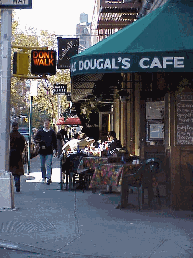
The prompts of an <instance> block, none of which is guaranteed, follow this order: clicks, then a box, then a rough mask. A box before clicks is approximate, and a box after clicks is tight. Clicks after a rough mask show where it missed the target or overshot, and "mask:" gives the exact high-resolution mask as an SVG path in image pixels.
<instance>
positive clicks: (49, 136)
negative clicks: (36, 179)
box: [35, 119, 57, 185]
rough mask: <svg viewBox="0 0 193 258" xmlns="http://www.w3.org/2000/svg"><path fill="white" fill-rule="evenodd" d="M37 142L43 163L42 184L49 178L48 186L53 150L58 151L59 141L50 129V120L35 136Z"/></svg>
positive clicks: (48, 182) (48, 183)
mask: <svg viewBox="0 0 193 258" xmlns="http://www.w3.org/2000/svg"><path fill="white" fill-rule="evenodd" d="M35 142H36V143H39V146H40V149H39V154H40V162H41V172H42V182H44V183H45V182H46V178H47V185H50V183H51V173H52V158H53V150H55V151H57V139H56V134H55V132H54V130H52V129H51V128H50V121H49V120H48V119H46V120H45V121H44V127H43V129H41V130H39V131H38V132H37V134H36V136H35ZM46 167H47V169H46Z"/></svg>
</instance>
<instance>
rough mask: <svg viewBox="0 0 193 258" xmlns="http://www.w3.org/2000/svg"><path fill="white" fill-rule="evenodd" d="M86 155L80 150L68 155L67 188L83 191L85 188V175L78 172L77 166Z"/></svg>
mask: <svg viewBox="0 0 193 258" xmlns="http://www.w3.org/2000/svg"><path fill="white" fill-rule="evenodd" d="M86 156H87V155H86V154H84V153H82V152H78V153H76V154H71V155H70V156H69V190H72V189H81V190H83V192H84V190H85V188H86V186H85V177H84V176H83V175H82V174H80V173H78V167H79V164H80V161H81V159H82V158H83V157H86Z"/></svg>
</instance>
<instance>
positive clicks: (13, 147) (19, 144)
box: [9, 122, 25, 192]
mask: <svg viewBox="0 0 193 258" xmlns="http://www.w3.org/2000/svg"><path fill="white" fill-rule="evenodd" d="M24 148H25V137H24V136H23V135H21V134H20V133H19V132H18V123H17V122H13V124H12V131H11V133H10V155H9V171H10V172H12V174H13V176H14V180H15V187H16V192H20V176H21V175H24V168H23V161H22V152H23V150H24Z"/></svg>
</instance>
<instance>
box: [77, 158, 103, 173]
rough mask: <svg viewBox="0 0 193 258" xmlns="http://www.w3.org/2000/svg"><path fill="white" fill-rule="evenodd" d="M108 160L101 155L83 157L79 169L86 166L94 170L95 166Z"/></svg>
mask: <svg viewBox="0 0 193 258" xmlns="http://www.w3.org/2000/svg"><path fill="white" fill-rule="evenodd" d="M107 162H108V158H102V157H95V156H93V157H83V159H82V161H81V163H80V166H79V167H80V168H81V169H85V168H88V169H92V170H95V168H96V167H97V166H100V165H102V164H104V163H107Z"/></svg>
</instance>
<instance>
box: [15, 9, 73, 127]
mask: <svg viewBox="0 0 193 258" xmlns="http://www.w3.org/2000/svg"><path fill="white" fill-rule="evenodd" d="M13 14H14V12H13ZM12 34H13V42H12V45H17V46H23V47H34V46H41V47H43V46H47V47H48V48H49V49H56V48H57V38H56V35H55V34H50V33H49V32H48V31H41V33H40V36H38V35H37V31H36V30H35V29H34V28H28V29H26V31H25V33H24V32H21V31H19V30H18V22H17V21H15V20H14V17H13V28H12ZM16 50H17V51H21V50H18V49H13V51H12V57H13V53H14V51H16ZM27 53H28V54H29V56H30V55H31V50H28V51H27ZM12 59H13V58H12ZM29 75H30V66H29ZM55 83H60V84H67V87H68V91H71V86H70V72H69V70H57V73H56V75H54V76H47V78H46V79H41V80H40V81H39V83H38V96H37V97H34V98H33V116H32V127H40V126H41V125H42V123H43V119H44V118H48V117H49V118H51V120H52V122H54V121H57V119H58V115H59V114H58V96H56V95H53V90H52V89H53V85H54V84H55ZM27 86H28V85H27V81H26V80H25V79H19V78H16V77H13V78H12V80H11V114H12V115H13V118H17V119H19V117H21V115H24V113H25V114H26V113H27V114H28V116H29V88H28V87H27ZM60 105H61V107H62V109H61V113H62V112H64V110H65V109H66V108H67V107H68V106H69V103H68V102H67V99H66V96H61V97H60ZM22 121H23V120H22ZM20 122H21V121H20Z"/></svg>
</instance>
